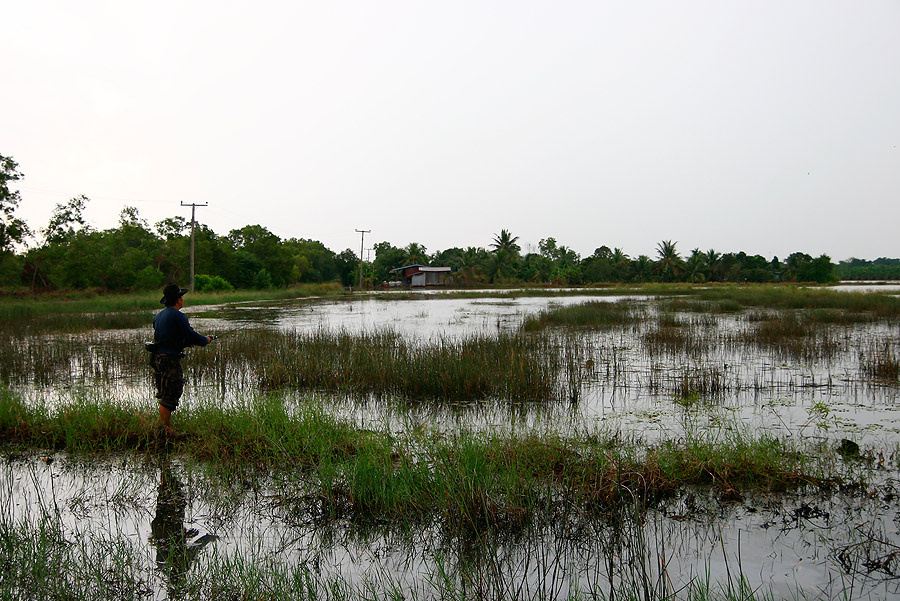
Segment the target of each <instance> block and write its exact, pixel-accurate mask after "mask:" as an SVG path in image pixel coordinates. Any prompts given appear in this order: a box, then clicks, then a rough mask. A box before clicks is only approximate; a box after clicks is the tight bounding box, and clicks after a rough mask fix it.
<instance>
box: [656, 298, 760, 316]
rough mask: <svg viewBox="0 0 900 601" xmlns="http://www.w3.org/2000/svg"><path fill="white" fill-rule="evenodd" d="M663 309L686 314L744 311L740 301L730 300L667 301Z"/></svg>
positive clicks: (689, 299) (684, 299)
mask: <svg viewBox="0 0 900 601" xmlns="http://www.w3.org/2000/svg"><path fill="white" fill-rule="evenodd" d="M663 307H664V308H665V309H666V310H668V311H680V312H685V313H739V312H740V311H741V310H742V309H743V307H741V304H740V303H739V302H738V301H736V300H734V299H730V298H725V299H721V300H716V301H707V300H696V299H692V298H675V299H670V300H668V301H666V302H665V303H664V304H663Z"/></svg>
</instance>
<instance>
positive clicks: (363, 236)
mask: <svg viewBox="0 0 900 601" xmlns="http://www.w3.org/2000/svg"><path fill="white" fill-rule="evenodd" d="M356 231H357V232H359V289H360V290H362V268H363V240H365V239H366V234H368V233H370V232H371V231H372V230H356Z"/></svg>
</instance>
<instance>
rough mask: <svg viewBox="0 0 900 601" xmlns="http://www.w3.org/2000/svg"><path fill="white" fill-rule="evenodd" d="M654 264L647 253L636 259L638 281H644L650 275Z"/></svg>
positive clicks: (635, 274)
mask: <svg viewBox="0 0 900 601" xmlns="http://www.w3.org/2000/svg"><path fill="white" fill-rule="evenodd" d="M652 265H653V261H651V260H650V257H648V256H647V255H641V256H639V257H638V258H637V259H635V260H634V276H635V277H636V278H637V281H639V282H644V281H646V280H647V278H649V277H650V268H651V267H652Z"/></svg>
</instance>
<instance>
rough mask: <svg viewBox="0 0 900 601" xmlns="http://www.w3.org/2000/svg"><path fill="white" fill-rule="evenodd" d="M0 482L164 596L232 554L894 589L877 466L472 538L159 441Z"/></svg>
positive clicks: (14, 469) (7, 509) (41, 465)
mask: <svg viewBox="0 0 900 601" xmlns="http://www.w3.org/2000/svg"><path fill="white" fill-rule="evenodd" d="M0 490H3V491H4V497H5V501H4V502H3V505H4V506H3V514H4V515H3V518H2V520H3V523H4V524H7V523H22V522H27V523H32V524H39V523H41V522H42V521H43V522H44V523H46V522H47V521H49V522H53V523H57V524H60V525H61V528H62V529H63V531H64V533H65V537H66V539H68V540H69V541H71V542H72V543H75V542H76V541H77V543H78V544H82V545H86V546H87V547H89V548H90V547H92V546H93V547H95V548H96V551H97V552H98V553H101V554H102V553H103V552H104V546H108V545H109V544H110V541H116V542H117V544H121V545H124V547H125V548H128V549H131V550H132V552H133V553H134V555H135V556H136V557H138V558H139V559H140V561H141V562H142V564H141V565H142V566H143V568H141V569H142V571H143V573H144V574H145V578H146V579H147V580H148V584H149V585H150V587H151V588H152V589H153V590H155V591H156V592H155V593H154V595H155V597H156V598H160V599H162V598H166V595H167V592H171V585H172V584H173V580H179V581H181V580H183V579H184V578H189V577H190V574H191V572H190V570H191V568H192V567H193V568H194V569H195V572H196V573H199V574H202V573H203V572H202V570H198V569H197V566H200V565H204V562H216V561H219V562H221V561H222V560H223V559H227V558H229V557H231V558H234V557H240V558H243V559H245V560H250V561H259V562H266V561H272V560H274V561H276V562H277V563H281V564H284V565H288V566H291V565H293V566H297V565H302V566H310V567H311V568H313V569H314V570H315V572H316V574H317V575H319V576H320V577H321V578H323V579H329V578H334V577H338V578H340V579H343V580H344V581H347V582H362V581H379V580H383V579H384V578H385V577H386V576H387V575H390V577H391V578H393V579H395V580H396V581H398V582H403V583H404V586H405V587H406V588H407V589H415V590H417V591H420V592H421V593H422V594H423V596H426V597H430V596H437V595H438V592H439V591H437V590H432V587H433V584H434V583H433V581H432V580H431V579H430V578H431V576H433V575H434V574H435V573H436V572H437V571H439V570H444V571H449V572H450V576H451V581H454V582H462V581H465V580H476V579H477V578H478V577H480V578H482V579H485V580H486V579H490V580H492V581H493V583H494V584H495V585H496V586H498V587H506V588H509V589H512V588H515V587H519V586H523V585H522V583H525V584H524V588H523V589H522V590H521V593H522V594H523V596H533V595H535V594H538V593H540V594H544V595H549V596H550V597H551V598H566V596H567V595H568V594H570V593H574V591H576V590H578V591H581V592H582V593H591V592H593V593H598V592H601V591H605V592H608V590H609V587H610V582H617V581H619V580H620V579H623V578H625V579H627V578H629V577H631V578H633V577H634V576H635V574H637V572H638V571H640V570H646V573H647V574H649V575H650V576H649V580H650V581H653V582H655V581H658V579H659V577H660V576H664V580H665V581H666V582H667V585H668V586H669V587H670V590H677V589H679V588H680V587H682V586H684V585H686V584H687V583H689V582H690V581H691V580H692V579H696V578H699V579H700V580H701V581H702V580H703V579H705V578H707V577H709V578H711V579H712V581H713V582H716V583H721V584H726V583H728V582H731V583H732V585H734V584H736V583H737V582H738V580H739V578H740V577H743V578H744V579H745V580H746V581H747V583H748V584H749V585H750V586H751V587H753V588H757V587H762V589H761V590H766V591H771V592H772V593H773V594H775V595H776V596H778V597H780V598H783V597H787V598H796V596H797V595H798V591H803V592H804V593H805V594H806V595H808V596H809V597H810V598H817V597H818V598H835V597H836V596H837V597H839V596H842V595H841V593H842V591H847V590H849V588H850V587H852V588H853V590H854V591H855V593H854V594H853V598H891V597H893V596H894V595H897V594H900V560H898V559H897V555H898V554H900V546H898V542H900V533H898V521H900V518H898V511H897V510H898V504H897V502H896V495H897V492H898V491H897V482H896V481H895V480H894V479H893V478H892V477H890V476H886V475H884V476H882V477H881V478H880V481H879V483H878V484H877V486H876V485H873V486H872V487H871V488H868V489H864V490H860V491H857V492H855V493H853V494H847V495H833V494H818V493H811V494H806V495H776V496H771V497H768V498H766V497H750V498H747V499H743V500H742V501H741V502H735V501H722V500H718V499H716V498H714V497H707V496H705V493H704V492H703V491H700V490H698V491H683V492H682V494H680V495H679V496H678V497H677V498H675V499H672V500H670V501H668V502H666V503H664V504H663V505H662V506H661V507H660V508H659V509H657V510H653V511H650V512H649V513H648V514H646V515H644V516H642V518H641V521H640V523H638V522H635V521H634V520H633V519H632V518H629V517H628V516H625V519H624V520H623V521H620V522H617V523H616V524H599V523H597V522H593V521H583V520H581V519H579V517H578V515H579V512H578V511H577V508H571V511H570V514H569V515H568V517H565V519H562V520H558V521H556V522H555V523H553V524H547V525H538V526H536V527H534V528H533V529H529V530H528V531H527V532H525V533H523V534H520V535H515V536H500V537H498V538H492V539H484V538H480V537H479V536H477V535H476V536H475V538H473V539H472V540H460V539H459V538H456V537H453V536H448V533H447V532H446V531H444V530H443V528H442V525H441V524H438V523H426V524H418V525H415V526H414V527H409V526H406V527H397V526H390V525H378V524H370V525H368V526H367V525H365V524H353V523H350V522H347V521H344V520H342V519H340V518H336V519H330V518H327V517H323V516H317V515H316V514H315V512H310V511H298V510H297V505H296V504H295V503H294V502H292V501H291V499H297V498H301V497H302V486H301V487H299V488H298V487H297V485H296V483H288V484H285V483H283V482H282V483H279V482H276V481H268V482H261V483H260V482H257V483H255V484H254V486H253V487H252V488H244V489H242V488H241V487H240V486H237V487H236V488H228V487H226V488H222V487H221V486H220V485H216V484H215V483H214V482H211V481H209V480H207V479H205V478H204V477H203V476H202V474H201V473H199V472H197V471H192V470H191V469H187V468H186V467H185V466H184V465H182V464H181V463H180V462H179V461H178V460H177V458H169V457H166V456H164V455H161V456H156V457H151V458H148V460H144V461H139V462H135V461H132V460H125V461H122V460H99V461H94V462H83V461H81V462H72V461H70V460H69V459H68V458H67V457H65V456H60V455H58V456H50V457H45V458H37V457H31V458H22V459H18V460H15V461H12V462H7V463H6V464H5V465H4V466H3V467H2V468H0ZM617 536H618V538H617ZM617 540H618V542H615V541H617ZM173 544H175V545H179V547H180V548H181V550H182V552H185V553H187V555H186V556H187V557H188V558H189V559H187V560H186V561H187V564H186V565H180V566H174V567H173V566H172V565H169V564H167V563H166V560H165V557H166V556H167V555H166V554H167V553H170V552H171V548H170V547H171V545H173ZM195 564H196V565H195ZM173 569H180V570H182V571H181V572H178V571H176V572H173ZM644 578H647V576H646V575H645V576H644ZM525 593H528V595H525Z"/></svg>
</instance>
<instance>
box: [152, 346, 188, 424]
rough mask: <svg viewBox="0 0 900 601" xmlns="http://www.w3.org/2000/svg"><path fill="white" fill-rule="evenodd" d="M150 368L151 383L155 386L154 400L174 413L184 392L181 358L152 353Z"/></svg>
mask: <svg viewBox="0 0 900 601" xmlns="http://www.w3.org/2000/svg"><path fill="white" fill-rule="evenodd" d="M150 366H151V367H152V368H153V382H154V384H156V398H157V399H159V404H160V405H162V406H163V407H165V408H166V409H168V410H169V411H175V409H176V408H177V407H178V399H180V398H181V394H182V393H183V392H184V371H182V369H181V357H178V356H173V355H164V354H162V353H153V354H152V355H150Z"/></svg>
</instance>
